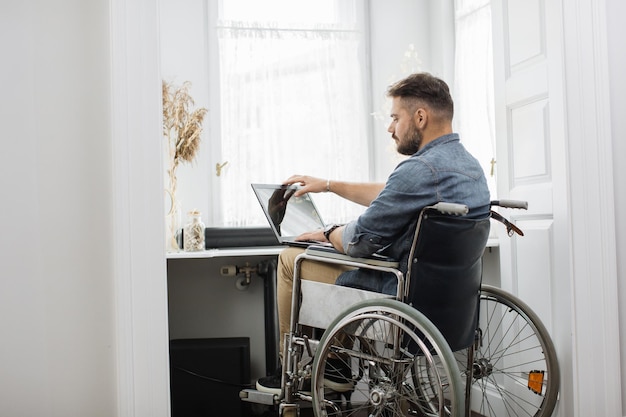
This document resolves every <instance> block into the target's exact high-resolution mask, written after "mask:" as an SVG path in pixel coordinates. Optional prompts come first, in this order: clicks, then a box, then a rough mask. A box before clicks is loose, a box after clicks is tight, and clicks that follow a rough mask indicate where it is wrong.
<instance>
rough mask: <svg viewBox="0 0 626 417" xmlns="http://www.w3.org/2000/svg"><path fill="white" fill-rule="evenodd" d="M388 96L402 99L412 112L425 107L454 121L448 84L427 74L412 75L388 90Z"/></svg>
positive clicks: (452, 104) (452, 103)
mask: <svg viewBox="0 0 626 417" xmlns="http://www.w3.org/2000/svg"><path fill="white" fill-rule="evenodd" d="M387 96H389V97H400V98H401V99H402V100H403V102H404V103H405V105H406V106H407V108H408V109H409V110H411V111H414V110H415V109H417V107H418V106H420V105H425V106H427V107H430V109H431V110H432V111H434V112H435V113H438V114H439V115H441V117H444V118H446V119H449V120H452V116H453V115H454V102H453V101H452V97H451V96H450V89H449V88H448V84H446V83H445V81H443V80H441V79H439V78H437V77H434V76H432V75H431V74H429V73H427V72H420V73H416V74H411V75H409V76H408V77H406V78H404V79H403V80H400V81H398V82H396V83H395V84H392V85H391V86H389V88H388V89H387Z"/></svg>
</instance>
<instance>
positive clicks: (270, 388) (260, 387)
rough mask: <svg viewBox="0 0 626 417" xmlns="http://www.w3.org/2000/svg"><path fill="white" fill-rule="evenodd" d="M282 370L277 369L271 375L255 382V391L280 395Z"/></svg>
mask: <svg viewBox="0 0 626 417" xmlns="http://www.w3.org/2000/svg"><path fill="white" fill-rule="evenodd" d="M282 377H283V368H282V367H280V366H279V367H278V369H276V372H274V374H273V375H269V376H264V377H263V378H259V379H258V380H257V381H256V389H257V391H261V392H267V393H269V394H274V395H280V391H281V386H282Z"/></svg>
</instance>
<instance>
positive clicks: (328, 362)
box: [312, 299, 464, 417]
mask: <svg viewBox="0 0 626 417" xmlns="http://www.w3.org/2000/svg"><path fill="white" fill-rule="evenodd" d="M425 373H426V374H427V375H428V380H427V381H422V380H421V377H422V376H423V375H424V374H425ZM424 386H426V387H427V388H426V389H425V388H424ZM312 399H313V411H314V414H315V416H317V417H321V416H343V417H348V416H352V417H357V416H389V417H395V416H453V417H460V416H462V415H463V412H464V402H463V385H462V382H461V373H460V371H459V368H458V366H457V364H456V360H455V358H454V354H453V353H452V351H451V350H450V347H449V346H448V344H447V343H446V341H445V339H444V337H443V336H442V335H441V333H440V332H439V330H438V329H437V328H436V327H435V326H434V325H433V324H432V323H431V322H430V321H429V320H428V319H427V318H426V317H425V316H424V315H423V314H421V313H420V312H418V311H417V310H415V309H413V308H412V307H410V306H408V305H406V304H404V303H401V302H399V301H396V300H391V299H376V300H367V301H363V302H360V303H357V304H355V305H354V306H352V307H351V308H349V309H348V310H346V311H345V312H344V313H343V314H341V315H339V317H338V318H336V319H335V320H334V322H333V323H332V324H331V325H330V326H329V328H328V329H327V330H326V331H325V332H324V335H323V336H322V338H321V340H320V342H319V345H318V347H317V351H316V353H315V360H314V362H313V369H312Z"/></svg>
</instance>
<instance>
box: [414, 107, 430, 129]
mask: <svg viewBox="0 0 626 417" xmlns="http://www.w3.org/2000/svg"><path fill="white" fill-rule="evenodd" d="M413 122H414V123H415V126H416V127H419V128H420V129H423V128H424V127H425V126H426V123H427V122H428V113H427V112H426V110H424V109H423V108H422V107H420V108H418V109H417V110H416V111H415V113H414V114H413Z"/></svg>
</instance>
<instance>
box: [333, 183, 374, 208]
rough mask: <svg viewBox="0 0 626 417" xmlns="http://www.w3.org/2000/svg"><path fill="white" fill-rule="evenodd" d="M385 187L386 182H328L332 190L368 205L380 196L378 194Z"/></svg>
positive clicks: (346, 197) (353, 200)
mask: <svg viewBox="0 0 626 417" xmlns="http://www.w3.org/2000/svg"><path fill="white" fill-rule="evenodd" d="M384 187H385V184H384V183H360V182H358V183H357V182H346V181H333V180H330V181H329V182H328V189H329V191H330V192H333V193H335V194H337V195H338V196H340V197H343V198H345V199H346V200H350V201H352V202H354V203H357V204H360V205H362V206H366V207H368V206H369V205H370V204H371V203H372V201H374V199H375V198H376V197H378V194H380V192H381V191H382V189H383V188H384Z"/></svg>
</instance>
